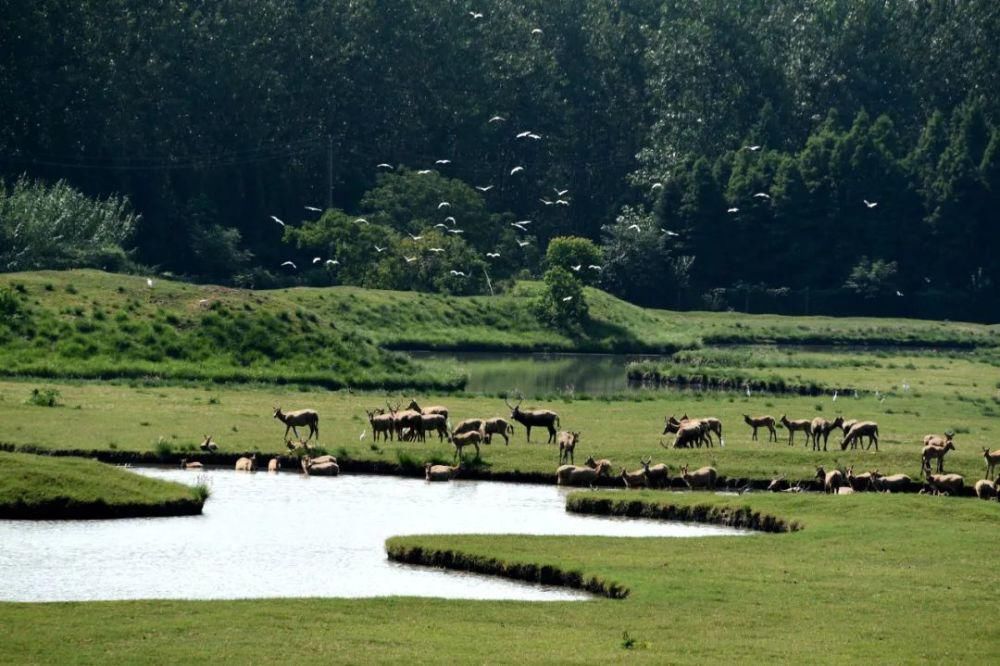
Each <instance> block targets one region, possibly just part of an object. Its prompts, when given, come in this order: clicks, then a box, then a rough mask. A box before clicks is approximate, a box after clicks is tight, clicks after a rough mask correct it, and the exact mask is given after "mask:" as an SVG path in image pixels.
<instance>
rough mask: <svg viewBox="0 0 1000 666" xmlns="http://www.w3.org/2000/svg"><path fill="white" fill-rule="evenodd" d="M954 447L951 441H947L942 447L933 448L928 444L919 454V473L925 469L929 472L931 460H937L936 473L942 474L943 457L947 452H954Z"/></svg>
mask: <svg viewBox="0 0 1000 666" xmlns="http://www.w3.org/2000/svg"><path fill="white" fill-rule="evenodd" d="M956 450H957V449H956V448H955V445H954V444H953V443H952V441H951V440H948V441H947V442H946V443H945V445H944V446H934V445H933V444H928V445H927V446H925V447H924V448H923V450H922V451H921V452H920V469H921V471H922V470H924V469H926V470H927V471H930V469H931V460H932V459H936V460H937V471H938V474H942V473H944V456H945V454H946V453H948V452H949V451H956Z"/></svg>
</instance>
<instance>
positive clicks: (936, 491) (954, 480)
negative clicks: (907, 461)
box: [920, 463, 965, 495]
mask: <svg viewBox="0 0 1000 666" xmlns="http://www.w3.org/2000/svg"><path fill="white" fill-rule="evenodd" d="M923 472H924V477H926V479H927V484H926V485H925V486H924V488H923V490H921V491H920V492H922V493H929V494H931V495H957V494H959V493H961V492H962V488H963V487H965V479H964V478H962V476H961V475H959V474H931V466H930V463H928V464H927V465H926V466H925V467H924V469H923Z"/></svg>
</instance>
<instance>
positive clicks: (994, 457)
mask: <svg viewBox="0 0 1000 666" xmlns="http://www.w3.org/2000/svg"><path fill="white" fill-rule="evenodd" d="M983 458H985V459H986V478H987V479H988V478H990V476H992V474H993V468H994V467H996V466H997V465H1000V449H997V450H996V451H990V450H989V449H988V448H986V447H985V446H984V447H983Z"/></svg>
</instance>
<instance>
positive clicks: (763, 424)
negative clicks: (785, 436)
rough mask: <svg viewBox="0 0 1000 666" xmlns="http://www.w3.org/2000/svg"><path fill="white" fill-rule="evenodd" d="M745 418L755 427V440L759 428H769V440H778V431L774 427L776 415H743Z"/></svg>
mask: <svg viewBox="0 0 1000 666" xmlns="http://www.w3.org/2000/svg"><path fill="white" fill-rule="evenodd" d="M743 420H744V421H745V422H746V424H747V425H748V426H750V427H751V428H753V437H751V439H752V440H753V441H757V428H767V429H768V431H769V432H770V434H769V435H768V437H767V441H769V442H771V441H774V442H777V441H778V433H777V432H776V431H775V429H774V417H773V416H748V415H746V414H744V415H743Z"/></svg>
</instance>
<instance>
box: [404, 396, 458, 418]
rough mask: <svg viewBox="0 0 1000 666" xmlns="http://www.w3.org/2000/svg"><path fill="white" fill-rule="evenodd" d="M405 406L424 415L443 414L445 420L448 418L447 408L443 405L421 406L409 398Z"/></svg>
mask: <svg viewBox="0 0 1000 666" xmlns="http://www.w3.org/2000/svg"><path fill="white" fill-rule="evenodd" d="M406 408H407V409H412V410H413V411H415V412H420V413H421V414H424V415H427V414H443V415H444V420H445V421H447V420H448V408H447V407H445V406H444V405H432V406H431V407H424V408H421V407H420V405H418V404H417V401H416V400H411V401H410V404H408V405H407V406H406Z"/></svg>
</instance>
